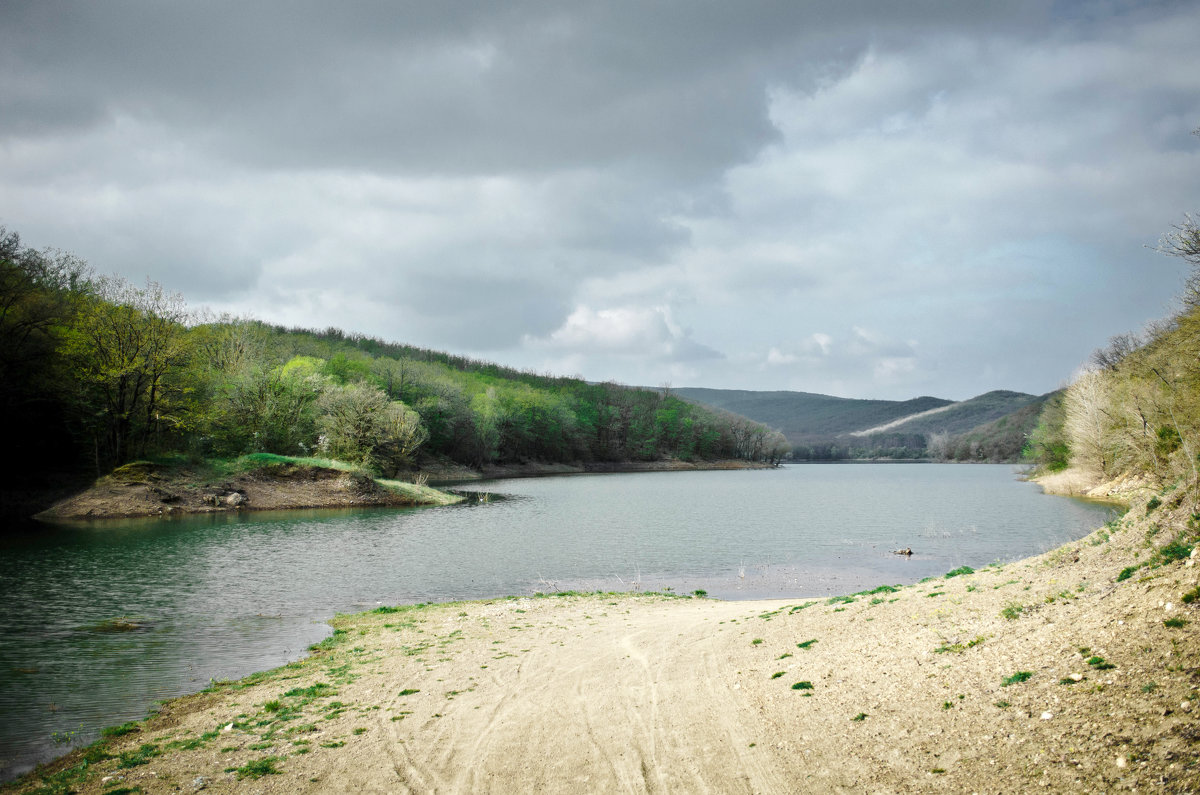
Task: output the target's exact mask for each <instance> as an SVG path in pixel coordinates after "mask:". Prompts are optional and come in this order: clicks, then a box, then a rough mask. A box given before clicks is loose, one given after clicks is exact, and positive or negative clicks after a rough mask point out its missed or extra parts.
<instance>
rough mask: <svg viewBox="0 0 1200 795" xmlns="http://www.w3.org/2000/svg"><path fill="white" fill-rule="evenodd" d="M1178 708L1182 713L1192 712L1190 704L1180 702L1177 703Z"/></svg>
mask: <svg viewBox="0 0 1200 795" xmlns="http://www.w3.org/2000/svg"><path fill="white" fill-rule="evenodd" d="M1179 708H1180V709H1181V710H1183V711H1184V712H1191V711H1192V702H1190V701H1181V702H1179Z"/></svg>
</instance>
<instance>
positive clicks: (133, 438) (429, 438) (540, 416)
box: [0, 228, 789, 474]
mask: <svg viewBox="0 0 1200 795" xmlns="http://www.w3.org/2000/svg"><path fill="white" fill-rule="evenodd" d="M0 410H3V412H4V414H3V416H4V417H6V418H7V419H8V425H9V436H10V439H9V444H8V446H7V447H8V450H9V455H8V457H7V468H8V470H9V474H12V473H13V472H24V473H26V474H28V473H29V472H30V471H38V470H42V471H63V470H65V469H68V468H71V467H79V466H81V465H82V466H86V468H87V469H89V470H90V471H93V472H96V473H103V472H105V471H107V470H109V469H111V468H112V467H114V466H118V465H120V464H122V463H125V462H128V461H131V460H134V459H139V458H144V457H147V456H153V455H157V454H162V453H185V454H188V455H192V456H197V457H232V456H238V455H242V454H245V453H252V452H270V453H279V454H286V455H319V456H327V457H330V458H336V459H339V460H344V461H350V462H355V463H362V464H366V465H368V466H370V467H372V468H373V469H375V470H376V471H379V472H381V473H384V474H391V473H394V472H396V471H399V470H404V469H409V468H413V467H419V466H421V465H422V463H423V462H428V461H430V460H435V459H437V460H444V461H452V462H455V463H458V464H463V465H466V466H470V467H483V466H487V465H493V464H509V463H518V462H522V463H523V462H529V461H539V462H619V461H650V460H658V459H663V458H678V459H684V460H710V459H719V458H739V459H747V460H757V461H767V462H774V463H777V462H778V461H779V460H780V459H781V458H782V457H783V456H784V455H786V453H787V452H788V450H789V445H788V444H787V442H786V440H785V439H784V438H783V436H782V434H780V433H779V432H777V431H773V430H771V429H769V428H767V427H766V426H763V425H761V424H760V423H756V422H752V421H750V420H747V419H746V418H744V417H740V416H737V415H734V414H730V413H727V412H722V411H717V410H712V409H708V408H706V407H703V406H700V405H697V404H693V403H689V402H686V401H684V400H681V399H679V398H678V397H676V396H674V395H672V394H671V393H670V391H669V389H659V390H654V389H637V388H631V387H626V386H622V385H618V384H615V383H589V382H586V381H584V380H582V379H578V378H560V377H554V376H548V375H539V374H536V373H532V372H524V371H517V370H512V369H508V368H504V367H501V366H499V365H496V364H492V363H488V362H481V361H478V360H473V359H470V358H466V357H459V356H454V355H451V354H446V353H441V352H437V351H431V350H428V349H423V348H416V347H412V346H407V345H402V344H397V343H390V342H385V341H382V340H379V339H374V338H369V337H365V336H362V335H356V334H347V333H345V332H343V331H341V330H339V329H333V328H330V329H325V330H313V329H301V328H284V327H280V326H273V325H270V324H266V323H263V322H260V321H257V320H253V319H243V318H231V317H211V316H200V315H197V314H196V313H192V312H190V311H189V310H188V308H187V307H186V305H185V304H184V301H183V299H182V298H181V297H180V296H178V295H175V294H171V293H168V292H166V291H164V290H163V289H162V288H161V287H160V286H159V285H157V284H154V283H147V285H146V286H144V287H138V286H135V285H131V284H129V283H128V282H125V281H123V280H120V279H116V278H110V277H102V276H97V275H96V274H94V273H93V272H92V270H91V269H90V268H89V267H88V266H87V264H86V263H85V262H83V261H82V260H80V259H78V258H77V257H74V256H72V255H69V254H64V253H61V252H55V251H34V250H31V249H29V248H27V247H25V246H23V245H22V244H21V241H20V238H19V236H18V235H17V234H16V233H12V232H8V231H7V230H4V229H2V228H0Z"/></svg>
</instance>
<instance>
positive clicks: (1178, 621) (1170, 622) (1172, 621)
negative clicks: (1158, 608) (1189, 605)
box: [1163, 617, 1188, 629]
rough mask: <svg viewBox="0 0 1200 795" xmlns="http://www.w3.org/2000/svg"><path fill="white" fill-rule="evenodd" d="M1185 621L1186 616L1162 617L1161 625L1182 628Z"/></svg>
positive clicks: (1185, 624)
mask: <svg viewBox="0 0 1200 795" xmlns="http://www.w3.org/2000/svg"><path fill="white" fill-rule="evenodd" d="M1187 623H1188V622H1187V619H1186V618H1178V617H1176V618H1164V619H1163V626H1164V627H1170V628H1171V629H1182V628H1183V627H1186V626H1187Z"/></svg>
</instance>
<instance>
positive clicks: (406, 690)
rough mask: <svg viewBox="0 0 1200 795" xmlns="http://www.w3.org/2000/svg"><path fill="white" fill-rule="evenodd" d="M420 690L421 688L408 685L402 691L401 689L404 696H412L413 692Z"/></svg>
mask: <svg viewBox="0 0 1200 795" xmlns="http://www.w3.org/2000/svg"><path fill="white" fill-rule="evenodd" d="M420 692H421V691H420V690H418V689H416V688H415V687H406V688H404V689H403V690H401V691H400V695H402V696H411V695H412V694H413V693H420Z"/></svg>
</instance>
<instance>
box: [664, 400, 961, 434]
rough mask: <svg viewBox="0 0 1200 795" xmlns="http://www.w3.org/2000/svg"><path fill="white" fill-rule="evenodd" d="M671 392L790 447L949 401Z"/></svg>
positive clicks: (891, 419) (887, 420) (890, 420)
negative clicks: (777, 434) (759, 427)
mask: <svg viewBox="0 0 1200 795" xmlns="http://www.w3.org/2000/svg"><path fill="white" fill-rule="evenodd" d="M672 391H673V392H674V393H675V394H676V395H678V396H679V397H681V398H683V399H685V400H691V401H694V402H697V403H703V404H705V405H708V406H713V407H715V408H720V409H724V410H725V411H732V412H733V413H735V414H741V415H742V416H744V417H749V418H750V419H752V420H755V421H757V422H761V423H763V424H764V425H769V426H770V427H772V428H778V429H779V430H780V431H783V435H784V436H786V437H787V438H788V441H790V442H792V443H796V442H799V441H802V440H806V439H812V438H816V437H821V438H823V437H828V436H836V435H838V434H843V433H853V432H854V431H860V430H864V429H867V428H873V427H875V426H878V425H883V424H885V423H888V422H893V421H895V420H898V419H901V418H904V417H909V416H912V415H913V414H919V413H921V412H924V411H928V410H929V409H934V408H940V407H943V406H948V405H950V404H951V403H953V401H950V400H943V399H942V398H935V397H918V398H913V399H912V400H904V401H898V400H859V399H855V398H840V397H833V396H832V395H818V394H814V393H811V392H754V391H749V390H743V389H702V388H683V389H673V390H672Z"/></svg>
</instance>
